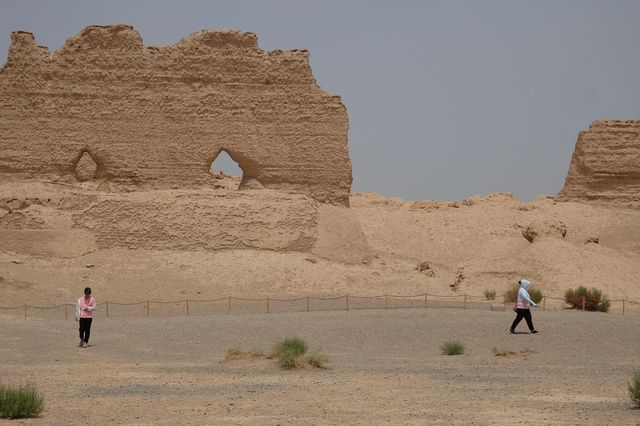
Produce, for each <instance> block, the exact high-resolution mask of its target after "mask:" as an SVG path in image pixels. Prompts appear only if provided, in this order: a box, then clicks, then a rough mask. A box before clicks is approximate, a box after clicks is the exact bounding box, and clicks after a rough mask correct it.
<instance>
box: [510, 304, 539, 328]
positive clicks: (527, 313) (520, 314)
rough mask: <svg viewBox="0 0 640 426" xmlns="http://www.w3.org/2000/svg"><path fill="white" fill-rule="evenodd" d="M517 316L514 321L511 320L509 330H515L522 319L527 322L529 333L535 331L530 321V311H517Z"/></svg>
mask: <svg viewBox="0 0 640 426" xmlns="http://www.w3.org/2000/svg"><path fill="white" fill-rule="evenodd" d="M517 312H518V314H517V315H516V319H514V320H513V324H511V329H512V330H515V329H516V327H517V326H518V324H520V321H522V318H524V319H525V320H526V321H527V325H528V326H529V331H533V330H535V328H533V320H532V319H531V311H530V310H529V309H518V311H517Z"/></svg>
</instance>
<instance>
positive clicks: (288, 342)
mask: <svg viewBox="0 0 640 426" xmlns="http://www.w3.org/2000/svg"><path fill="white" fill-rule="evenodd" d="M307 349H308V346H307V343H306V342H305V341H304V340H302V339H301V338H299V337H287V338H286V339H284V340H282V341H280V342H278V343H276V344H275V345H274V346H273V350H272V351H271V353H272V356H273V357H274V358H281V357H282V356H286V355H289V354H291V355H293V356H294V357H295V356H302V355H304V354H305V353H306V352H307Z"/></svg>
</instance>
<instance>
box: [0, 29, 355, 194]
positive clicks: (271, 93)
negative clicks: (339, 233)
mask: <svg viewBox="0 0 640 426" xmlns="http://www.w3.org/2000/svg"><path fill="white" fill-rule="evenodd" d="M347 132H348V118H347V112H346V109H345V106H344V105H343V104H342V102H341V100H340V98H339V97H338V96H332V95H330V94H327V93H325V92H323V91H322V90H321V89H320V88H319V87H318V85H317V84H316V82H315V80H314V78H313V76H312V73H311V69H310V66H309V55H308V52H307V51H306V50H293V51H280V50H274V51H270V52H264V51H262V50H261V49H260V48H259V47H258V44H257V38H256V36H255V34H253V33H247V32H239V31H231V30H223V31H208V30H207V31H200V32H196V33H194V34H192V35H190V36H189V37H187V38H185V39H183V40H181V41H179V42H178V43H176V44H175V45H171V46H162V47H155V46H149V47H145V46H144V45H143V42H142V39H141V37H140V35H139V34H138V33H137V32H136V31H135V30H134V29H133V28H132V27H130V26H125V25H112V26H105V27H103V26H90V27H87V28H85V29H84V30H83V31H81V32H80V33H79V34H77V35H75V36H74V37H72V38H70V39H69V40H67V42H66V43H65V44H64V46H62V47H61V48H60V49H59V50H57V51H55V52H53V53H50V52H49V50H48V49H47V48H45V47H41V46H38V45H37V44H36V42H35V39H34V37H33V35H32V34H30V33H26V32H20V31H18V32H14V33H13V34H12V44H11V47H10V51H9V58H8V61H7V64H6V65H5V67H4V68H2V70H0V182H2V181H3V180H4V181H9V180H15V179H21V178H45V179H59V178H65V177H74V178H77V179H78V180H88V179H104V180H106V181H113V182H119V183H123V184H126V185H135V186H137V187H141V188H167V187H174V188H190V187H197V186H202V185H207V184H208V182H209V180H210V178H211V177H210V174H209V166H210V165H211V162H212V161H213V160H214V159H215V158H216V156H217V155H218V153H219V152H220V150H225V151H226V152H227V153H228V154H229V155H230V156H231V157H232V158H233V159H234V160H235V161H236V162H237V163H238V164H239V165H240V167H241V168H242V169H243V172H244V176H243V182H252V184H255V181H257V182H259V183H260V184H262V186H264V187H266V188H272V189H279V190H288V191H293V192H299V193H303V194H306V195H309V196H311V197H313V198H314V199H316V200H319V201H323V202H329V203H333V204H348V195H349V192H350V187H351V180H352V178H351V161H350V159H349V153H348V147H347Z"/></svg>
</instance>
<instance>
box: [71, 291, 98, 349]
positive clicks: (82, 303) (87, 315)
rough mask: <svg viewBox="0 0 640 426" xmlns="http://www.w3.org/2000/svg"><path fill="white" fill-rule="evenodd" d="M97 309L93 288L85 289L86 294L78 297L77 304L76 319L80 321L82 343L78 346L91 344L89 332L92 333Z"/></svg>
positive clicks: (83, 346) (84, 346) (82, 346)
mask: <svg viewBox="0 0 640 426" xmlns="http://www.w3.org/2000/svg"><path fill="white" fill-rule="evenodd" d="M95 310H96V299H94V298H93V297H91V288H89V287H86V288H85V289H84V296H83V297H81V298H80V299H78V303H77V304H76V321H79V322H80V343H78V346H79V347H81V348H86V347H87V346H89V334H91V321H92V320H93V311H95Z"/></svg>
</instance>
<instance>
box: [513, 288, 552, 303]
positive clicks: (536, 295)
mask: <svg viewBox="0 0 640 426" xmlns="http://www.w3.org/2000/svg"><path fill="white" fill-rule="evenodd" d="M519 291H520V285H519V284H514V285H512V286H511V288H509V290H507V292H506V293H505V294H504V301H505V303H509V302H512V303H515V302H516V301H517V300H518V292H519ZM527 292H528V293H529V296H531V300H533V301H534V302H535V303H536V304H537V303H540V302H542V298H543V297H544V296H543V294H542V290H539V289H537V288H535V287H529V288H528V289H527Z"/></svg>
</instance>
